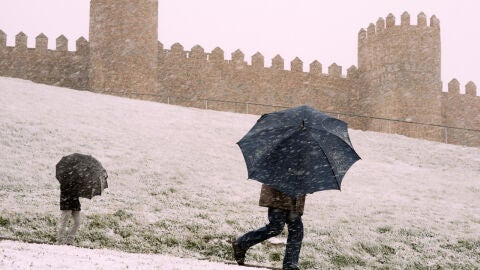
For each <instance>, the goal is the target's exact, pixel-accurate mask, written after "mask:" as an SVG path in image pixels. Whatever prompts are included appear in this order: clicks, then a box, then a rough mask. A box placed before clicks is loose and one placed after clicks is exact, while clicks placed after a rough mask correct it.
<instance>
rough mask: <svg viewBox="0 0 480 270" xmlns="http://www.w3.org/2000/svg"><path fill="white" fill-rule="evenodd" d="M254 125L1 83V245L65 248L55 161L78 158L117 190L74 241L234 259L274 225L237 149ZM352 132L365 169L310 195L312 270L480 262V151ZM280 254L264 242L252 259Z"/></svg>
mask: <svg viewBox="0 0 480 270" xmlns="http://www.w3.org/2000/svg"><path fill="white" fill-rule="evenodd" d="M257 118H258V116H255V115H243V114H234V113H228V112H215V111H206V110H199V109H192V108H184V107H177V106H171V105H166V104H160V103H153V102H146V101H139V100H130V99H125V98H119V97H113V96H107V95H99V94H94V93H90V92H83V91H75V90H69V89H64V88H58V87H52V86H45V85H38V84H33V83H31V82H27V81H22V80H18V79H11V78H0V236H2V237H11V238H16V239H20V240H36V241H41V242H48V243H54V242H55V240H56V226H57V218H58V215H59V184H58V182H57V180H56V179H55V164H56V163H57V162H58V161H59V160H60V158H61V157H62V156H64V155H68V154H70V153H73V152H79V153H84V154H91V155H93V156H95V157H96V158H97V159H98V160H100V161H101V162H102V163H103V165H104V167H105V168H106V169H107V171H108V173H109V179H108V181H109V188H108V189H107V190H106V193H105V194H104V195H102V196H101V197H95V198H93V199H92V200H87V199H82V200H81V203H82V214H83V224H82V226H81V228H80V231H79V235H78V237H77V239H76V243H75V245H77V246H81V247H96V248H108V249H116V250H122V251H130V252H141V253H162V254H169V255H175V256H182V257H200V258H208V259H210V260H215V261H230V262H231V261H233V257H232V255H231V250H230V246H229V243H228V240H230V239H231V238H232V237H235V236H239V235H240V234H242V233H244V232H246V231H248V230H251V229H254V228H257V227H260V226H263V225H264V224H265V223H266V222H267V219H266V210H267V209H266V208H262V207H259V206H257V205H258V196H259V191H260V184H259V183H257V182H256V181H253V180H247V179H246V177H247V176H246V167H245V163H244V161H243V157H242V155H241V152H240V150H239V148H238V147H237V145H236V144H235V143H236V142H237V141H238V140H239V139H240V138H241V137H242V136H243V135H244V134H245V133H246V132H247V131H248V130H249V129H250V127H251V126H252V125H253V124H254V123H255V121H256V120H257ZM350 136H351V139H352V143H353V145H354V147H355V148H356V150H357V152H358V153H359V155H360V156H361V157H362V160H361V161H359V162H357V163H356V164H355V165H354V166H353V167H352V168H351V170H350V171H349V172H348V173H347V175H346V177H345V178H344V181H343V185H342V191H341V192H339V191H324V192H317V193H315V194H312V195H309V196H307V202H306V209H305V214H304V216H303V219H304V226H305V237H304V242H303V248H302V253H301V257H300V264H301V267H302V269H325V268H335V267H338V268H343V267H351V268H355V269H362V268H364V269H372V268H377V269H379V268H381V269H405V268H410V269H411V268H413V269H415V268H416V269H432V268H433V269H437V268H449V269H450V268H463V269H475V267H478V266H479V262H480V238H479V235H480V165H479V164H480V149H479V148H469V147H462V146H456V145H446V144H441V143H436V142H429V141H423V140H417V139H411V138H406V137H403V136H398V135H391V134H381V133H375V132H364V131H358V130H351V131H350ZM285 233H286V230H285V231H284V233H283V234H282V236H281V237H280V238H281V239H284V238H285V236H286V235H285ZM283 252H284V246H271V245H268V244H262V245H258V246H255V247H254V248H252V249H251V250H250V251H249V252H248V253H247V262H248V263H255V264H261V265H271V266H277V267H278V266H281V261H282V259H283Z"/></svg>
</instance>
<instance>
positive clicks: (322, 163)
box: [232, 105, 360, 269]
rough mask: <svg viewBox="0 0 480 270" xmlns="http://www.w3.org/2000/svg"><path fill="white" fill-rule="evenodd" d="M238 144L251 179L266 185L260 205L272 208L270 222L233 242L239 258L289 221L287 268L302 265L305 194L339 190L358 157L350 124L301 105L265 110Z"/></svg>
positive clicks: (238, 261) (269, 210)
mask: <svg viewBox="0 0 480 270" xmlns="http://www.w3.org/2000/svg"><path fill="white" fill-rule="evenodd" d="M237 144H238V146H239V147H240V150H241V151H242V154H243V157H244V159H245V163H246V165H247V171H248V178H249V179H254V180H257V181H259V182H261V183H262V184H263V185H262V191H261V193H260V203H259V204H260V206H266V207H268V220H269V223H268V224H267V225H266V226H265V227H262V228H260V229H257V230H255V231H251V232H248V233H246V234H244V235H242V236H241V237H239V238H237V239H236V240H234V241H233V242H232V248H233V255H234V257H235V260H236V261H237V263H238V264H240V265H243V264H244V261H245V253H246V251H247V250H248V249H249V248H250V247H251V246H253V245H255V244H257V243H260V242H261V241H264V240H266V239H268V238H270V237H273V236H275V235H278V234H280V233H281V232H282V230H283V227H284V226H285V224H287V226H288V238H287V246H286V250H285V256H284V259H283V269H299V266H298V260H299V254H300V249H301V244H302V239H303V223H302V214H303V208H304V205H305V196H306V194H310V193H314V192H316V191H321V190H329V189H337V190H340V186H341V184H342V180H343V178H344V176H345V174H346V173H347V170H348V169H349V168H350V167H351V166H352V165H353V164H354V163H355V162H357V161H358V160H360V157H359V156H358V154H357V153H356V152H355V150H354V149H353V146H352V143H351V142H350V138H349V136H348V129H347V124H346V123H345V122H343V121H341V120H339V119H337V118H334V117H331V116H330V115H328V114H325V113H322V112H320V111H318V110H315V109H314V108H312V107H309V106H306V105H303V106H299V107H294V108H290V109H286V110H282V111H277V112H273V113H269V114H264V115H262V117H260V119H258V121H257V123H256V124H255V125H254V126H253V127H252V128H251V129H250V131H248V133H247V134H246V135H245V136H244V137H243V138H242V139H241V140H240V141H239V142H238V143H237Z"/></svg>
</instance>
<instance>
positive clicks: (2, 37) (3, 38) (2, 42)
mask: <svg viewBox="0 0 480 270" xmlns="http://www.w3.org/2000/svg"><path fill="white" fill-rule="evenodd" d="M5 47H7V34H5V32H3V31H2V30H0V48H5Z"/></svg>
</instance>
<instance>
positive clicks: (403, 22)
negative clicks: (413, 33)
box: [400, 11, 410, 26]
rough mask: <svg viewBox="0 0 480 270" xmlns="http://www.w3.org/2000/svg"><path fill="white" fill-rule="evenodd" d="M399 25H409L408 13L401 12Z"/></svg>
mask: <svg viewBox="0 0 480 270" xmlns="http://www.w3.org/2000/svg"><path fill="white" fill-rule="evenodd" d="M400 25H401V26H410V14H409V13H408V12H406V11H405V12H403V13H402V16H401V17H400Z"/></svg>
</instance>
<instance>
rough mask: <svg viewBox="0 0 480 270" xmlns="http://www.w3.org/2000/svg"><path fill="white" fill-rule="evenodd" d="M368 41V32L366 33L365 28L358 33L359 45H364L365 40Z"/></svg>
mask: <svg viewBox="0 0 480 270" xmlns="http://www.w3.org/2000/svg"><path fill="white" fill-rule="evenodd" d="M366 39H367V31H365V29H364V28H362V29H360V31H358V43H359V44H360V43H362V42H363V41H364V40H366Z"/></svg>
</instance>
